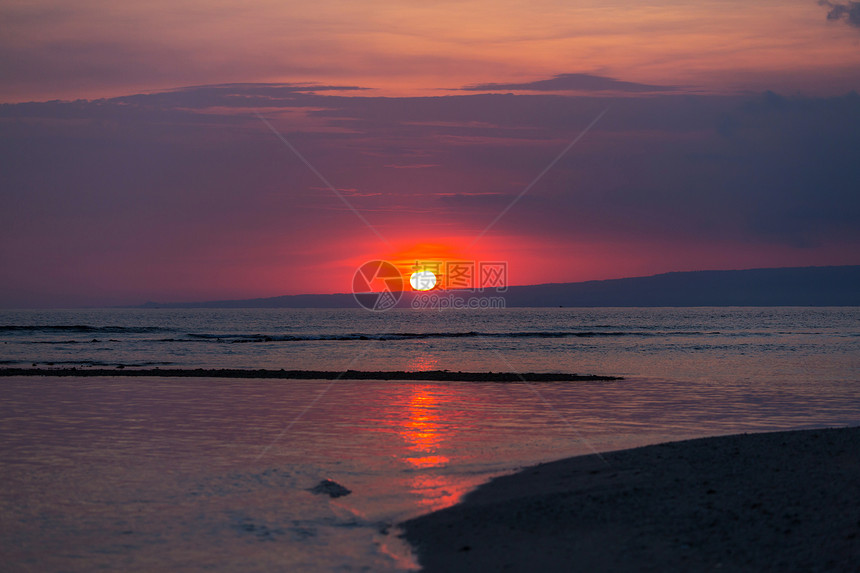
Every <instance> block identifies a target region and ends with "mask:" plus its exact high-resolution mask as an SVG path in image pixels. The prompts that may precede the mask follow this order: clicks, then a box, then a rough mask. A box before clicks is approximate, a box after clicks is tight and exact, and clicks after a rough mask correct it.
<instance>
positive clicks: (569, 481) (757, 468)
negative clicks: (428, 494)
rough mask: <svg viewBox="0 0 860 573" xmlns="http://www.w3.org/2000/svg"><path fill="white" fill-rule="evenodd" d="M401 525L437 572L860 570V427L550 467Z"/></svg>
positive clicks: (495, 483)
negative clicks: (859, 568)
mask: <svg viewBox="0 0 860 573" xmlns="http://www.w3.org/2000/svg"><path fill="white" fill-rule="evenodd" d="M402 527H403V528H404V531H405V534H404V535H405V538H406V539H407V540H408V541H409V542H410V543H412V544H413V545H414V546H415V547H416V548H417V552H418V556H419V560H420V562H421V564H422V566H423V568H424V569H423V570H424V571H426V572H428V573H432V572H435V571H446V572H456V571H469V572H474V571H715V570H723V571H798V572H800V571H804V572H812V571H857V570H858V567H860V428H857V427H854V428H842V429H824V430H806V431H793V432H775V433H763V434H745V435H735V436H724V437H717V438H704V439H695V440H689V441H682V442H671V443H665V444H659V445H653V446H646V447H642V448H636V449H630V450H623V451H617V452H609V453H605V454H602V455H589V456H581V457H575V458H569V459H565V460H561V461H556V462H551V463H546V464H540V465H537V466H534V467H530V468H528V469H525V470H523V471H521V472H519V473H516V474H514V475H509V476H503V477H499V478H496V479H494V480H492V481H491V482H489V483H488V484H485V485H483V486H481V487H479V488H478V489H477V490H476V491H474V492H472V493H470V494H468V495H467V496H466V497H465V499H464V500H463V501H462V503H460V504H458V505H456V506H453V507H450V508H447V509H443V510H441V511H438V512H435V513H433V514H430V515H426V516H422V517H419V518H417V519H413V520H410V521H407V522H405V523H404V524H402Z"/></svg>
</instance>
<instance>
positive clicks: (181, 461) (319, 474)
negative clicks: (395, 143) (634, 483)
mask: <svg viewBox="0 0 860 573" xmlns="http://www.w3.org/2000/svg"><path fill="white" fill-rule="evenodd" d="M33 366H36V367H39V368H71V367H74V368H76V369H78V370H86V369H92V368H100V369H104V368H109V369H117V371H119V370H121V369H126V368H135V367H138V368H238V369H259V368H265V369H276V370H277V369H281V368H283V369H289V370H296V369H310V370H347V369H352V370H449V371H453V372H458V371H469V372H490V371H492V372H499V371H511V372H570V373H580V374H602V375H612V376H622V377H624V379H623V380H617V381H602V382H567V383H532V384H526V383H486V382H424V381H422V382H397V381H372V380H368V381H354V380H334V381H328V380H319V381H318V380H262V379H214V378H167V377H157V376H152V377H143V378H119V377H93V378H87V377H71V378H55V377H14V376H13V377H4V378H0V384H2V396H3V400H2V401H0V479H2V483H3V484H4V488H3V490H2V492H0V554H2V555H3V556H4V557H3V559H4V562H5V564H6V569H8V570H12V571H25V570H34V571H35V570H39V571H42V570H64V571H91V570H94V569H98V568H108V569H113V570H116V569H123V570H128V571H150V570H153V569H182V570H192V571H195V570H204V569H207V570H210V569H216V570H236V569H238V570H243V571H257V570H259V571H262V570H271V569H282V570H290V571H309V572H315V571H403V570H409V569H414V568H415V567H416V565H415V562H414V559H413V558H412V557H411V554H410V550H409V548H408V547H407V546H405V545H404V544H403V543H402V542H401V540H400V539H399V538H398V537H397V529H396V524H397V523H398V522H400V521H402V520H404V519H407V518H409V517H413V516H415V515H418V514H420V513H423V512H427V511H431V510H434V509H438V508H442V507H445V506H447V505H451V504H453V503H456V501H457V499H459V498H460V497H461V496H462V495H463V494H464V493H466V492H468V491H469V490H471V489H472V488H474V487H476V486H477V485H478V484H480V483H481V482H483V481H486V480H487V479H489V478H490V477H492V476H493V475H498V474H501V473H505V472H510V471H513V470H515V469H517V468H520V467H523V466H525V465H529V464H533V463H538V462H541V461H548V460H553V459H558V458H562V457H567V456H572V455H585V454H590V455H599V454H597V452H604V451H609V450H614V449H621V448H627V447H634V446H639V445H646V444H651V443H658V442H663V441H669V440H678V439H684V438H692V437H701V436H712V435H721V434H732V433H740V432H758V431H770V430H788V429H798V428H811V427H832V426H847V425H857V424H860V308H856V307H850V308H672V309H666V308H607V309H566V308H541V309H527V308H518V309H480V310H453V309H447V310H444V311H438V310H392V311H388V312H379V313H375V312H369V311H364V310H359V309H327V310H313V309H303V310H293V309H270V310H265V309H255V310H238V309H237V310H205V309H201V310H154V309H153V310H132V309H99V310H73V311H56V310H51V311H0V367H16V368H20V367H33ZM323 479H331V480H334V481H336V482H337V483H339V484H342V485H343V486H344V487H346V488H348V489H349V490H351V493H350V494H349V495H346V496H342V497H337V498H331V497H328V496H325V495H317V494H314V493H312V492H311V491H309V490H310V489H312V488H313V487H314V486H315V485H317V484H318V483H319V482H320V481H321V480H323Z"/></svg>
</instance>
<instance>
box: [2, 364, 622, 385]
mask: <svg viewBox="0 0 860 573" xmlns="http://www.w3.org/2000/svg"><path fill="white" fill-rule="evenodd" d="M0 376H75V377H81V376H111V377H115V376H159V377H170V378H280V379H285V380H433V381H439V382H589V381H604V380H605V381H609V380H623V378H620V377H617V376H595V375H591V374H565V373H544V372H451V371H448V370H427V371H424V372H406V371H403V370H381V371H380V370H346V371H328V370H264V369H256V370H250V369H249V370H241V369H236V368H122V367H119V368H110V369H108V368H0Z"/></svg>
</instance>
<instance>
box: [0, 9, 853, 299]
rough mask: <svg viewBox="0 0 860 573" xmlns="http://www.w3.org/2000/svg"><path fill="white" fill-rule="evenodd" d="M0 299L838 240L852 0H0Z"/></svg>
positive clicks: (813, 257) (751, 261) (711, 252)
mask: <svg viewBox="0 0 860 573" xmlns="http://www.w3.org/2000/svg"><path fill="white" fill-rule="evenodd" d="M0 21H2V22H4V24H3V26H2V27H0V78H2V82H0V204H2V209H0V308H18V307H75V306H99V305H125V304H140V303H143V302H146V301H157V302H180V301H200V300H220V299H233V298H251V297H266V296H278V295H283V294H300V293H330V292H349V290H350V288H351V284H352V279H353V275H354V273H355V270H356V269H357V268H358V267H359V266H360V265H361V264H362V263H363V262H365V261H368V260H374V259H384V260H393V261H398V262H405V261H410V260H413V259H414V260H424V259H445V260H471V261H504V262H506V263H507V266H508V280H509V282H510V284H538V283H546V282H568V281H580V280H597V279H607V278H620V277H627V276H642V275H649V274H655V273H660V272H668V271H684V270H701V269H741V268H754V267H781V266H808V265H840V264H860V161H858V160H857V157H858V153H860V96H858V95H857V91H860V2H853V1H848V2H817V1H815V0H789V1H784V0H783V1H771V0H759V1H756V2H738V1H734V0H720V1H714V2H709V1H697V2H693V1H681V0H663V1H642V2H635V3H621V2H612V1H609V2H607V1H574V0H565V1H556V0H551V1H550V0H547V1H537V2H530V3H523V2H506V1H493V2H489V1H483V0H474V1H458V2H450V1H427V2H423V3H421V4H420V5H414V6H413V5H408V4H406V3H403V2H393V1H381V0H368V1H363V2H345V1H335V0H318V1H317V2H313V3H308V2H291V1H277V2H276V1H270V2H269V1H258V2H233V1H206V2H202V1H199V2H195V1H171V2H167V1H158V0H156V1H153V2H148V3H113V2H106V1H102V0H78V1H76V2H74V3H69V2H59V1H53V0H50V1H49V0H26V1H23V0H21V1H9V0H0Z"/></svg>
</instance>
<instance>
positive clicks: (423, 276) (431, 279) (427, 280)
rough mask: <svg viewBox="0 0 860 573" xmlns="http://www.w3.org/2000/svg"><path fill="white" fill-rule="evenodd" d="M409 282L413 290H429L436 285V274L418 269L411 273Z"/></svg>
mask: <svg viewBox="0 0 860 573" xmlns="http://www.w3.org/2000/svg"><path fill="white" fill-rule="evenodd" d="M409 284H411V285H412V288H413V289H414V290H431V289H432V288H433V287H435V286H436V275H434V274H433V273H432V272H431V271H420V272H415V273H412V276H411V277H410V278H409Z"/></svg>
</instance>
